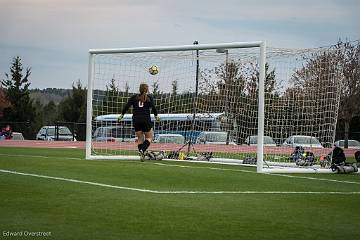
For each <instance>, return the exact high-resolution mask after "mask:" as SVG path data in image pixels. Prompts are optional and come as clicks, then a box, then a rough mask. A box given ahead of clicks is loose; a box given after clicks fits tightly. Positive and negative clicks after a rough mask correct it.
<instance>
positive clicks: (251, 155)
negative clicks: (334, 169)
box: [86, 41, 340, 173]
mask: <svg viewBox="0 0 360 240" xmlns="http://www.w3.org/2000/svg"><path fill="white" fill-rule="evenodd" d="M329 51H330V50H329V49H312V50H309V49H307V50H289V49H276V48H267V47H266V44H265V42H264V41H256V42H236V43H221V44H198V45H183V46H162V47H138V48H118V49H90V50H89V69H88V94H87V127H86V159H127V160H131V159H139V157H138V156H137V152H136V149H137V145H136V143H135V142H134V141H136V139H135V135H134V130H133V128H132V123H131V122H132V120H131V110H130V111H129V112H128V114H126V115H125V118H124V120H123V122H121V123H118V122H117V117H118V116H119V114H120V113H121V109H122V107H123V106H124V104H125V103H126V101H127V99H128V98H129V97H130V96H131V95H133V94H136V93H137V92H138V86H139V84H140V83H142V82H145V83H147V84H148V85H149V87H150V92H151V94H153V95H154V99H155V105H156V107H157V109H158V111H159V115H160V119H161V121H160V123H156V122H155V121H154V127H153V128H154V132H155V140H154V143H153V144H151V146H150V150H154V151H166V152H167V153H166V158H167V157H168V156H170V155H169V154H168V153H171V154H174V153H176V154H177V155H176V157H174V158H175V159H183V158H182V157H181V156H182V155H185V156H186V157H185V158H186V159H188V160H193V161H200V160H199V159H201V158H199V157H197V156H199V155H201V154H202V153H210V154H211V158H208V159H207V161H209V162H215V163H228V164H234V163H236V164H248V165H249V163H248V162H250V165H251V163H252V165H254V163H255V162H256V167H257V172H304V173H307V172H331V170H330V168H329V166H327V167H325V168H324V167H319V166H317V167H315V165H318V163H319V159H320V157H323V156H324V155H325V154H326V153H327V152H328V151H329V149H330V148H323V146H322V148H321V150H319V149H315V148H314V147H315V140H317V139H319V140H320V141H321V143H322V144H323V145H324V144H327V145H330V146H331V145H332V143H333V142H334V137H335V127H336V119H337V109H338V105H339V91H338V89H339V86H340V85H339V82H337V81H336V80H337V78H338V77H339V76H338V71H337V69H336V66H334V64H333V62H334V60H333V59H332V58H331V56H330V54H329V55H328V52H329ZM331 51H332V50H331ZM331 51H330V52H331ZM153 65H156V66H157V67H158V68H159V73H158V74H156V75H151V74H149V72H148V68H149V67H151V66H153ZM325 85H327V86H325ZM152 119H154V116H152ZM268 137H270V138H273V139H274V146H272V145H271V144H268V142H267V141H268ZM297 137H303V138H304V139H305V140H304V141H307V139H306V137H310V145H309V146H306V147H305V151H306V152H311V153H314V155H315V158H316V160H314V163H312V164H311V165H306V164H304V165H301V164H300V165H299V164H298V163H297V162H296V164H295V160H294V159H291V158H289V156H290V155H291V153H292V152H293V150H294V147H295V145H294V144H295V143H291V141H295V140H294V139H295V138H297ZM175 138H176V139H177V140H175ZM164 139H166V140H164ZM214 139H216V141H215V140H214ZM219 139H220V140H219ZM254 139H255V140H254ZM289 139H290V140H289ZM264 141H266V142H265V143H264ZM179 155H180V156H179ZM170 158H171V159H173V158H172V157H170ZM255 160H256V161H255ZM315 162H316V164H315Z"/></svg>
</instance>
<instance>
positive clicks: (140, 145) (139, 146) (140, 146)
mask: <svg viewBox="0 0 360 240" xmlns="http://www.w3.org/2000/svg"><path fill="white" fill-rule="evenodd" d="M143 145H144V144H143V143H141V144H138V149H139V152H140V151H141V150H142V147H143Z"/></svg>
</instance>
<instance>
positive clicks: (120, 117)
mask: <svg viewBox="0 0 360 240" xmlns="http://www.w3.org/2000/svg"><path fill="white" fill-rule="evenodd" d="M123 118H124V115H122V114H120V116H119V117H118V119H117V121H118V122H121V120H122V119H123Z"/></svg>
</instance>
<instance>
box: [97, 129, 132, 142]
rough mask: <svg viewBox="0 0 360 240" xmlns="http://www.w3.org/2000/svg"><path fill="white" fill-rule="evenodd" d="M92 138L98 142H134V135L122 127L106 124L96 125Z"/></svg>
mask: <svg viewBox="0 0 360 240" xmlns="http://www.w3.org/2000/svg"><path fill="white" fill-rule="evenodd" d="M93 140H94V141H98V142H134V141H135V137H134V136H132V134H131V132H130V131H128V129H124V128H123V127H120V126H107V127H98V128H97V129H96V130H95V132H94V134H93Z"/></svg>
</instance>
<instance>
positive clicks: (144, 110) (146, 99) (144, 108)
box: [118, 83, 160, 161]
mask: <svg viewBox="0 0 360 240" xmlns="http://www.w3.org/2000/svg"><path fill="white" fill-rule="evenodd" d="M139 92H140V93H139V94H135V95H133V96H131V97H130V98H129V100H128V102H127V103H126V105H125V106H124V108H123V110H122V112H121V114H120V116H119V118H118V122H120V121H121V120H122V118H123V117H124V114H125V113H126V111H127V110H129V108H130V107H131V106H132V107H133V116H132V120H133V126H134V128H135V134H136V137H137V139H138V149H139V153H140V160H141V161H143V160H144V154H145V151H146V150H147V149H148V147H149V146H150V143H151V141H152V139H153V135H154V131H153V129H152V124H151V117H150V108H151V109H152V112H153V114H154V115H155V119H156V121H160V117H159V116H158V113H157V110H156V107H155V105H154V100H153V98H152V97H151V96H150V95H148V92H149V86H148V85H147V84H145V83H142V84H140V87H139Z"/></svg>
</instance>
